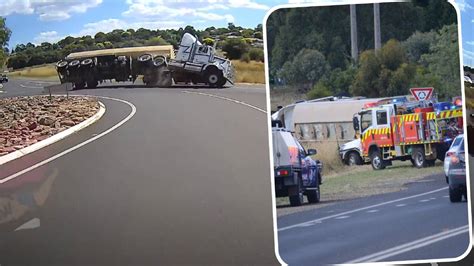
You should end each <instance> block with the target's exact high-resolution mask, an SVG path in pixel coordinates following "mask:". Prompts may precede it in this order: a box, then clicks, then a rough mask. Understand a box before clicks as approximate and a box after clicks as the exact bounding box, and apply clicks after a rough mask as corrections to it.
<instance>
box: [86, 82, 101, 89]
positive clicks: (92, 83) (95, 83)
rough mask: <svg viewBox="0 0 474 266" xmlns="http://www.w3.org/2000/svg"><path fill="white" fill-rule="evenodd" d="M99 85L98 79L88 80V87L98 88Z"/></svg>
mask: <svg viewBox="0 0 474 266" xmlns="http://www.w3.org/2000/svg"><path fill="white" fill-rule="evenodd" d="M97 85H99V82H98V81H97V80H90V81H88V82H87V88H89V89H95V88H97Z"/></svg>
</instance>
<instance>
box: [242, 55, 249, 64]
mask: <svg viewBox="0 0 474 266" xmlns="http://www.w3.org/2000/svg"><path fill="white" fill-rule="evenodd" d="M240 61H243V62H246V63H248V62H250V55H249V54H248V53H245V54H243V55H242V56H241V57H240Z"/></svg>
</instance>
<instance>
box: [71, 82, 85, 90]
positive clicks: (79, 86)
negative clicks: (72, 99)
mask: <svg viewBox="0 0 474 266" xmlns="http://www.w3.org/2000/svg"><path fill="white" fill-rule="evenodd" d="M85 86H86V84H85V83H84V82H76V83H74V89H75V90H82V89H84V87H85Z"/></svg>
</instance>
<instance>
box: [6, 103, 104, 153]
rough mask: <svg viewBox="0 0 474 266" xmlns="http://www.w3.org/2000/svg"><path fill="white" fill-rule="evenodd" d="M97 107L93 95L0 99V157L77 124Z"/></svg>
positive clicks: (90, 114) (96, 109)
mask: <svg viewBox="0 0 474 266" xmlns="http://www.w3.org/2000/svg"><path fill="white" fill-rule="evenodd" d="M98 110H99V102H98V101H97V98H92V97H82V96H80V97H79V96H73V97H71V96H70V97H69V98H67V97H66V96H53V97H51V99H50V97H49V96H32V97H14V98H5V99H0V156H3V155H6V154H8V153H10V152H14V151H16V150H19V149H22V148H24V147H26V146H29V145H31V144H34V143H36V142H38V141H41V140H44V139H46V138H48V137H50V136H52V135H54V134H57V133H58V132H61V131H63V130H65V129H67V128H70V127H72V126H74V125H77V124H79V123H81V122H82V121H84V120H86V119H87V118H89V117H91V116H93V115H94V114H95V113H97V111H98Z"/></svg>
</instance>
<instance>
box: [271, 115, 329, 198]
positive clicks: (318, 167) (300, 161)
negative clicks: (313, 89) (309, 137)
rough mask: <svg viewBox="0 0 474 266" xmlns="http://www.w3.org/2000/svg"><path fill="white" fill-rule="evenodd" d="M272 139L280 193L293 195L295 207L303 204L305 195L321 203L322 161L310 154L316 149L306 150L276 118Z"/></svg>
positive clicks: (282, 195) (277, 191) (288, 195)
mask: <svg viewBox="0 0 474 266" xmlns="http://www.w3.org/2000/svg"><path fill="white" fill-rule="evenodd" d="M272 141H273V162H274V175H275V192H276V196H277V197H289V199H290V205H291V206H300V205H301V204H303V200H304V195H306V197H307V198H308V202H309V203H317V202H319V200H320V194H321V193H320V189H319V186H320V185H321V184H322V163H321V162H320V161H319V160H316V161H315V160H313V159H312V158H311V157H310V156H311V155H315V154H316V150H315V149H308V150H307V151H306V150H305V149H304V148H303V146H301V144H300V143H299V142H298V140H297V139H296V138H295V137H294V136H293V135H292V133H291V132H290V131H288V130H287V129H285V128H282V127H281V122H280V121H272Z"/></svg>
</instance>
